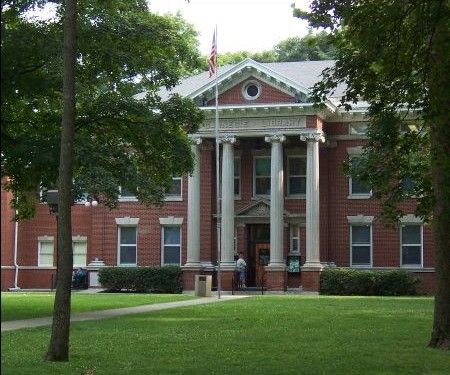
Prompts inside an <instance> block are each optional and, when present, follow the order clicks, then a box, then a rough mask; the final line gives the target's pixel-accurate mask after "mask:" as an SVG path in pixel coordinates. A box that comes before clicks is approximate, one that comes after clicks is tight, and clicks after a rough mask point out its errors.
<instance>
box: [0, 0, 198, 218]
mask: <svg viewBox="0 0 450 375" xmlns="http://www.w3.org/2000/svg"><path fill="white" fill-rule="evenodd" d="M6 3H7V4H6V5H5V6H4V7H3V8H2V28H3V29H2V35H1V37H2V48H1V53H2V65H1V69H2V81H1V85H2V87H1V88H2V90H1V97H2V108H1V109H2V117H1V133H2V134H1V135H2V137H1V146H2V155H1V158H2V159H1V160H2V176H9V177H10V180H9V182H8V183H7V184H6V185H5V188H6V189H8V190H11V191H12V192H14V194H15V195H16V196H19V198H20V199H19V200H18V202H19V203H18V205H19V207H18V208H19V216H20V218H27V217H31V216H33V214H34V207H35V204H36V194H29V192H30V191H32V192H36V191H38V189H39V187H40V186H41V187H55V186H56V185H57V176H58V160H59V152H60V136H61V132H60V124H61V119H62V111H61V108H62V106H61V103H62V101H61V100H62V95H61V88H60V82H62V66H63V65H62V53H61V51H62V48H61V45H62V43H61V41H62V35H63V33H62V17H61V12H62V8H61V7H60V6H58V7H57V10H56V14H55V17H53V18H52V19H51V20H48V21H46V22H42V21H39V20H34V19H32V18H30V17H29V16H27V12H28V11H29V10H30V9H32V8H33V6H35V5H36V4H38V5H39V4H41V3H46V2H45V1H40V0H35V1H33V0H29V1H25V0H24V1H22V2H17V1H13V0H11V1H7V2H6ZM57 4H58V3H57ZM77 32H78V49H77V66H76V72H77V81H76V92H77V117H76V122H75V128H76V136H75V146H76V147H75V150H74V152H75V156H74V170H73V179H74V185H73V189H72V192H73V198H74V200H75V199H77V198H81V197H82V196H83V194H84V193H88V194H90V195H92V196H96V197H101V198H102V202H103V203H104V204H105V205H107V206H109V207H115V205H116V204H117V199H118V195H119V186H122V187H124V188H127V189H128V190H130V191H133V192H135V194H136V195H137V196H138V198H139V199H140V201H142V202H144V203H147V204H159V203H160V202H161V201H162V200H163V197H164V191H167V190H169V189H170V188H171V184H172V176H178V175H182V174H183V173H186V172H188V171H190V170H191V169H192V167H193V164H192V163H193V162H192V158H191V157H186V155H188V156H190V155H191V151H190V141H189V138H188V133H189V132H191V131H194V130H195V129H196V128H197V126H198V125H199V124H200V123H201V121H202V119H203V115H202V113H201V111H199V110H198V108H197V106H196V105H195V103H193V102H192V100H190V99H184V98H181V97H180V96H177V95H169V92H168V91H167V90H166V89H170V88H171V87H173V86H174V85H175V84H176V83H177V82H178V81H179V79H180V78H181V77H183V76H185V75H188V74H189V72H191V71H193V70H195V69H196V68H198V66H199V65H200V63H199V61H200V58H199V53H198V49H197V40H196V33H195V31H194V30H193V29H192V27H191V26H190V25H188V24H186V23H185V22H184V20H182V19H181V18H179V17H172V16H164V17H162V16H158V15H155V14H152V13H150V12H149V11H148V8H147V4H146V2H145V1H144V0H135V1H128V0H123V1H119V0H116V1H112V0H107V1H104V0H103V1H102V0H80V1H79V3H78V28H77ZM13 203H14V202H13Z"/></svg>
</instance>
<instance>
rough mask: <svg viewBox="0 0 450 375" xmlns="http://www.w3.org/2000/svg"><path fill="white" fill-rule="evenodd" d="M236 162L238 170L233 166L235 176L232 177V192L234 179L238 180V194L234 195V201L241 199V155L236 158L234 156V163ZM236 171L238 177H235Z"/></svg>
mask: <svg viewBox="0 0 450 375" xmlns="http://www.w3.org/2000/svg"><path fill="white" fill-rule="evenodd" d="M236 160H237V161H238V165H239V168H236V165H235V166H234V172H235V175H234V177H233V190H234V181H235V180H236V179H239V194H236V193H235V194H234V199H235V200H240V199H241V192H242V178H241V177H242V176H241V170H242V158H241V155H238V156H236V154H235V156H234V161H235V162H236ZM236 171H238V172H239V173H238V175H237V176H236Z"/></svg>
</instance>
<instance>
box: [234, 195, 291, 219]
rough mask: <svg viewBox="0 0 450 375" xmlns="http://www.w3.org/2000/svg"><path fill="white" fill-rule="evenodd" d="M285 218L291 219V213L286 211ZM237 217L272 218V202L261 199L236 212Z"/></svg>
mask: <svg viewBox="0 0 450 375" xmlns="http://www.w3.org/2000/svg"><path fill="white" fill-rule="evenodd" d="M283 214H284V216H285V217H289V216H291V215H290V212H289V211H286V210H284V212H283ZM236 217H270V201H269V200H267V199H261V200H258V201H256V202H252V203H251V204H249V205H248V206H246V207H244V208H242V209H241V210H239V211H238V212H236Z"/></svg>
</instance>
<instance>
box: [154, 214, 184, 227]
mask: <svg viewBox="0 0 450 375" xmlns="http://www.w3.org/2000/svg"><path fill="white" fill-rule="evenodd" d="M159 224H161V225H173V226H175V225H182V224H183V218H182V217H174V216H167V217H160V218H159Z"/></svg>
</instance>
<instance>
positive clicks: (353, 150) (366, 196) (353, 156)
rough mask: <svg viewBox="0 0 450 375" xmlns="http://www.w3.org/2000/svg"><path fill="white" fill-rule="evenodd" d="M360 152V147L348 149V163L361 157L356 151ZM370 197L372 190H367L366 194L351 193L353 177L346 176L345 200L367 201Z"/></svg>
mask: <svg viewBox="0 0 450 375" xmlns="http://www.w3.org/2000/svg"><path fill="white" fill-rule="evenodd" d="M360 149H361V150H362V147H361V146H357V147H348V148H347V153H348V154H349V162H350V163H351V161H352V160H353V159H357V158H358V156H359V155H361V152H362V151H361V152H359V151H358V150H360ZM371 197H372V189H370V190H369V192H367V193H353V177H352V176H351V175H350V176H348V196H347V199H369V198H371Z"/></svg>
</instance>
